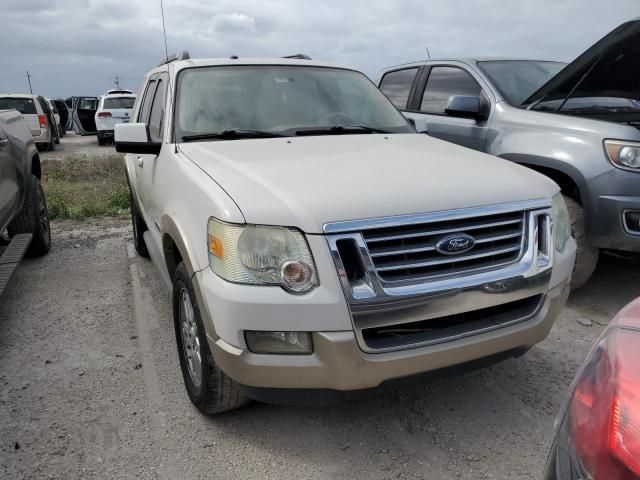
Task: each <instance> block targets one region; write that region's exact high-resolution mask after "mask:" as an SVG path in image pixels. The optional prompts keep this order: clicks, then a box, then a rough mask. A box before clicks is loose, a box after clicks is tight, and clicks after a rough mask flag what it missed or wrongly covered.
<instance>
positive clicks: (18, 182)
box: [0, 110, 51, 293]
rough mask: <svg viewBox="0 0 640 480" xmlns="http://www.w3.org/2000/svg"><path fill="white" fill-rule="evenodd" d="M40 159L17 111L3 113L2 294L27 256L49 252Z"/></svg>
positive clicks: (0, 156)
mask: <svg viewBox="0 0 640 480" xmlns="http://www.w3.org/2000/svg"><path fill="white" fill-rule="evenodd" d="M41 172H42V171H41V167H40V157H39V155H38V150H37V149H36V146H35V144H34V143H33V137H32V135H31V130H30V129H29V126H28V125H27V122H26V121H25V119H24V117H23V116H22V114H20V112H18V111H17V110H0V235H2V234H3V233H4V232H5V230H6V231H7V232H8V234H9V238H10V241H9V242H8V243H7V242H6V241H4V239H3V237H1V236H0V252H1V253H2V255H1V256H0V293H1V292H2V290H3V289H4V287H5V286H6V285H7V284H8V282H9V279H10V277H11V274H12V273H13V272H14V270H15V269H16V267H17V265H18V263H19V262H20V260H21V259H22V257H23V256H24V255H25V253H26V254H27V255H29V256H40V255H44V254H45V253H47V252H48V251H49V248H50V246H51V232H50V230H49V214H48V210H47V202H46V200H45V196H44V192H43V190H42V186H41V185H40V177H41Z"/></svg>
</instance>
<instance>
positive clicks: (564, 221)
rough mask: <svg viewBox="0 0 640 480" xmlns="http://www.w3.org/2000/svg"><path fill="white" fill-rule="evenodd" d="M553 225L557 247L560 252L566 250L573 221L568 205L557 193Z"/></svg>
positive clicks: (554, 198)
mask: <svg viewBox="0 0 640 480" xmlns="http://www.w3.org/2000/svg"><path fill="white" fill-rule="evenodd" d="M552 210H553V225H554V230H555V237H556V239H555V245H556V250H557V251H558V252H562V251H563V250H564V247H565V245H566V244H567V241H568V240H569V238H570V237H571V219H570V218H569V211H568V210H567V204H566V203H565V202H564V198H562V194H561V193H557V194H556V195H555V196H554V197H553V206H552Z"/></svg>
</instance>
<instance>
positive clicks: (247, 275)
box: [207, 218, 318, 293]
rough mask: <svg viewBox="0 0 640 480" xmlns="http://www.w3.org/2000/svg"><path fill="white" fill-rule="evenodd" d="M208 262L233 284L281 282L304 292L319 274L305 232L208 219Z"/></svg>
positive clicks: (284, 285) (313, 283) (292, 289)
mask: <svg viewBox="0 0 640 480" xmlns="http://www.w3.org/2000/svg"><path fill="white" fill-rule="evenodd" d="M207 231H208V233H209V265H210V266H211V269H212V270H213V271H214V272H215V273H216V274H217V275H219V276H220V277H222V278H224V279H225V280H228V281H230V282H234V283H245V284H252V285H280V286H282V287H283V288H285V289H286V290H288V291H290V292H293V293H305V292H308V291H309V290H311V289H312V288H314V287H315V286H316V285H317V284H318V275H317V273H316V268H315V265H314V263H313V257H312V256H311V251H310V250H309V246H308V245H307V241H306V239H305V238H304V235H303V234H302V233H301V232H299V231H298V230H295V229H293V228H286V227H270V226H262V225H234V224H229V223H224V222H221V221H219V220H216V219H215V218H210V219H209V223H208V225H207Z"/></svg>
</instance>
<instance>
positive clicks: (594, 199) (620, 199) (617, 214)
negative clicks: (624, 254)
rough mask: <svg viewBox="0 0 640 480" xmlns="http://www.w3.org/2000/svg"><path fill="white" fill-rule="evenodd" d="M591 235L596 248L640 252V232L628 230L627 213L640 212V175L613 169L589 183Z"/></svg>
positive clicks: (588, 212)
mask: <svg viewBox="0 0 640 480" xmlns="http://www.w3.org/2000/svg"><path fill="white" fill-rule="evenodd" d="M588 188H589V195H588V198H589V200H588V202H589V203H588V209H587V211H586V212H585V214H586V225H587V235H588V238H589V241H590V243H591V244H592V245H594V246H596V247H599V248H606V249H610V250H622V251H628V252H640V231H636V232H634V231H633V230H629V229H628V228H626V226H625V223H624V213H625V212H628V211H632V212H633V211H636V212H640V173H636V172H629V171H626V170H621V169H619V168H613V169H612V170H611V171H609V172H608V173H606V174H604V175H601V176H599V177H597V178H596V179H595V180H592V181H591V182H590V183H589V186H588Z"/></svg>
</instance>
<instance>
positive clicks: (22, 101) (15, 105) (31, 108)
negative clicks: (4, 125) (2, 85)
mask: <svg viewBox="0 0 640 480" xmlns="http://www.w3.org/2000/svg"><path fill="white" fill-rule="evenodd" d="M0 110H17V111H19V112H20V113H21V114H23V115H36V114H37V113H38V111H37V110H36V103H35V102H34V101H33V98H28V97H27V98H22V97H3V98H0Z"/></svg>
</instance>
